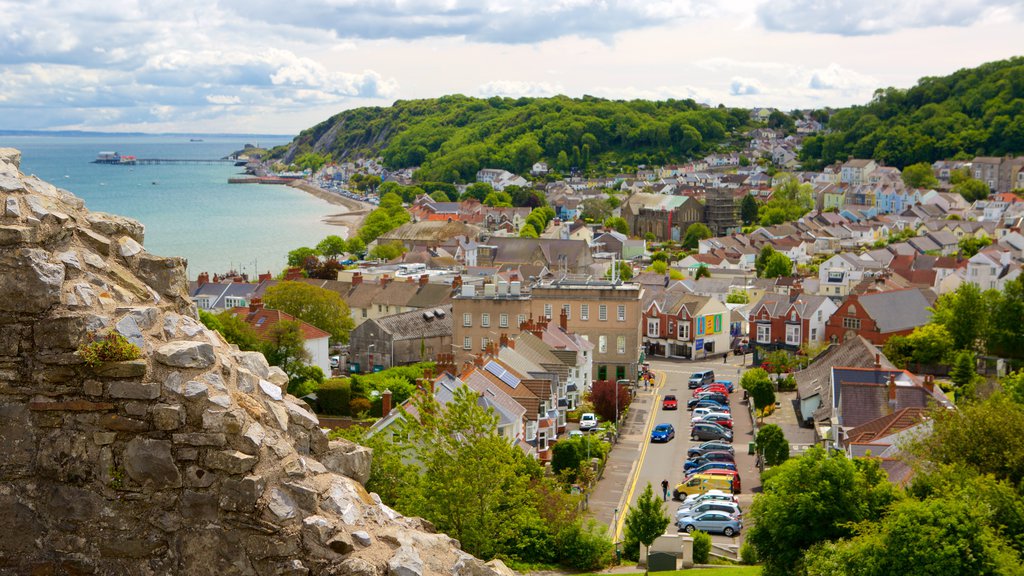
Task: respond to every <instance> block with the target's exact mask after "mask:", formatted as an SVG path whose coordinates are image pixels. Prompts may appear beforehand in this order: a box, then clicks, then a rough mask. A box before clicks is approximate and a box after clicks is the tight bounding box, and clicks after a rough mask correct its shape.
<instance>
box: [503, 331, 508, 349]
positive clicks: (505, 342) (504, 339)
mask: <svg viewBox="0 0 1024 576" xmlns="http://www.w3.org/2000/svg"><path fill="white" fill-rule="evenodd" d="M501 347H502V348H508V347H509V346H508V334H505V333H504V332H502V333H501Z"/></svg>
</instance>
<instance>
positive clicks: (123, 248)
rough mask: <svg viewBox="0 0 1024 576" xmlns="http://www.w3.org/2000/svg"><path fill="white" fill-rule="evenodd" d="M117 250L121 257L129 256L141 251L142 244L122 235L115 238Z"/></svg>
mask: <svg viewBox="0 0 1024 576" xmlns="http://www.w3.org/2000/svg"><path fill="white" fill-rule="evenodd" d="M117 252H118V254H120V255H121V257H122V258H131V257H132V256H135V255H136V254H139V253H140V252H142V244H139V243H138V242H136V241H135V240H133V239H131V238H129V237H127V236H122V237H120V238H118V239H117Z"/></svg>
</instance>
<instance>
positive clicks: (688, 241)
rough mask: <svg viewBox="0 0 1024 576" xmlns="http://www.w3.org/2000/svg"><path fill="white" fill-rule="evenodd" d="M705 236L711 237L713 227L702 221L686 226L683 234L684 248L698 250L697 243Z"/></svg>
mask: <svg viewBox="0 0 1024 576" xmlns="http://www.w3.org/2000/svg"><path fill="white" fill-rule="evenodd" d="M705 238H711V229H710V228H708V227H707V225H705V224H703V223H701V222H694V223H693V224H690V225H689V226H687V227H686V233H685V234H684V235H683V248H685V249H687V250H696V249H697V244H698V243H699V242H700V241H701V240H704V239H705Z"/></svg>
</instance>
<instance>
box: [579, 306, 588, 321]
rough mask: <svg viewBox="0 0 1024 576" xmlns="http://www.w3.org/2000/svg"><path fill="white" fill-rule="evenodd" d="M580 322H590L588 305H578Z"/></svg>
mask: <svg viewBox="0 0 1024 576" xmlns="http://www.w3.org/2000/svg"><path fill="white" fill-rule="evenodd" d="M580 320H590V304H580Z"/></svg>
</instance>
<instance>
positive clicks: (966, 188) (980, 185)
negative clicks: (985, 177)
mask: <svg viewBox="0 0 1024 576" xmlns="http://www.w3.org/2000/svg"><path fill="white" fill-rule="evenodd" d="M991 192H992V191H991V190H990V189H989V187H988V184H985V183H984V182H982V181H981V180H975V179H974V178H968V179H967V180H964V181H963V182H961V183H959V184H957V185H955V186H953V193H955V194H959V195H961V196H963V197H964V200H967V201H968V202H976V201H978V200H984V199H986V198H988V195H989V194H990V193H991Z"/></svg>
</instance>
